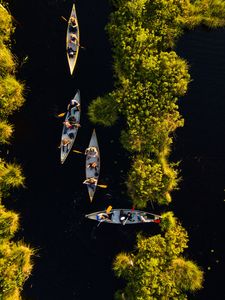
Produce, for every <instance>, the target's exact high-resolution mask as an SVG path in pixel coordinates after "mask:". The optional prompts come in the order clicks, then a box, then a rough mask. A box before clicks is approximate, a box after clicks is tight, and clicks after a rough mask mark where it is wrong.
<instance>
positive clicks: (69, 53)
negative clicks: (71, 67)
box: [67, 47, 76, 58]
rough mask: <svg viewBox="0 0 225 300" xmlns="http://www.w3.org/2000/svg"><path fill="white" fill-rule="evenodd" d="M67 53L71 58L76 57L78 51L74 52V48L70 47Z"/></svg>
mask: <svg viewBox="0 0 225 300" xmlns="http://www.w3.org/2000/svg"><path fill="white" fill-rule="evenodd" d="M67 52H68V55H69V57H70V58H72V57H74V55H75V53H76V51H74V50H73V48H72V47H68V48H67Z"/></svg>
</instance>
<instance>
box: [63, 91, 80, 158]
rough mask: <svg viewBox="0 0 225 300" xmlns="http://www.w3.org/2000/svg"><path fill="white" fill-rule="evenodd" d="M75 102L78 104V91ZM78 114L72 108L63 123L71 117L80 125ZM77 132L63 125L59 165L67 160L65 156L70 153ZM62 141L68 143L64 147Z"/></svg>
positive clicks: (74, 128) (75, 129) (76, 129)
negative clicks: (67, 141) (68, 141)
mask: <svg viewBox="0 0 225 300" xmlns="http://www.w3.org/2000/svg"><path fill="white" fill-rule="evenodd" d="M73 99H75V100H77V101H78V102H79V103H80V101H81V99H80V91H79V90H78V91H77V93H76V95H75V96H74V98H73ZM80 113H81V111H80V110H79V111H78V110H76V108H75V107H73V108H72V109H71V110H70V111H68V112H67V114H66V117H65V121H67V120H68V119H69V118H70V117H71V116H73V117H75V119H76V122H77V123H80ZM77 131H78V128H77V127H75V126H74V127H73V128H67V127H66V126H65V125H63V130H62V136H61V148H60V149H61V151H60V160H61V164H63V163H64V162H65V160H66V158H67V156H68V155H69V153H70V150H71V149H72V147H73V144H74V141H75V139H76V136H77ZM64 139H69V140H70V143H69V144H68V145H66V146H62V141H63V140H64Z"/></svg>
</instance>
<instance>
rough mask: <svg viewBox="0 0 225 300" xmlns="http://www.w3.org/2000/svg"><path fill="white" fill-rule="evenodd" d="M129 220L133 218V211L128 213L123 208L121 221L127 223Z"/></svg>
mask: <svg viewBox="0 0 225 300" xmlns="http://www.w3.org/2000/svg"><path fill="white" fill-rule="evenodd" d="M128 220H129V221H131V220H132V213H131V212H128V213H127V214H126V213H125V212H124V211H123V210H121V211H120V223H122V224H123V225H125V224H126V222H127V221H128Z"/></svg>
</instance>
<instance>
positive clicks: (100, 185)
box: [97, 184, 107, 189]
mask: <svg viewBox="0 0 225 300" xmlns="http://www.w3.org/2000/svg"><path fill="white" fill-rule="evenodd" d="M97 186H99V187H100V188H102V189H106V188H107V185H106V184H97Z"/></svg>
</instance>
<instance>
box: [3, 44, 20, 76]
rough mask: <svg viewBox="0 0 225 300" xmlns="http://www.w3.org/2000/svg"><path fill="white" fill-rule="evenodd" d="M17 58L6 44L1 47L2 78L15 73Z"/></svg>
mask: <svg viewBox="0 0 225 300" xmlns="http://www.w3.org/2000/svg"><path fill="white" fill-rule="evenodd" d="M15 66H16V63H15V58H14V57H13V55H12V53H11V51H10V50H9V49H8V48H6V46H5V45H4V44H2V45H0V76H1V77H2V76H5V75H6V74H7V73H12V72H14V71H15Z"/></svg>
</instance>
